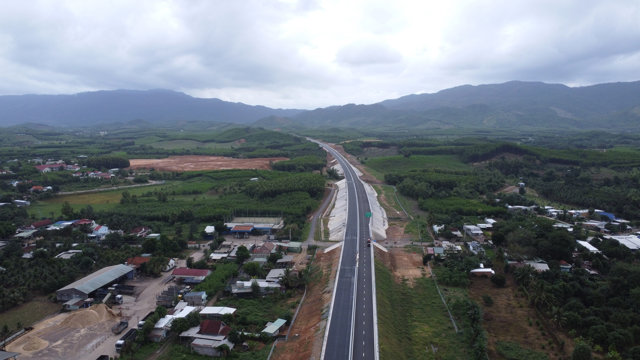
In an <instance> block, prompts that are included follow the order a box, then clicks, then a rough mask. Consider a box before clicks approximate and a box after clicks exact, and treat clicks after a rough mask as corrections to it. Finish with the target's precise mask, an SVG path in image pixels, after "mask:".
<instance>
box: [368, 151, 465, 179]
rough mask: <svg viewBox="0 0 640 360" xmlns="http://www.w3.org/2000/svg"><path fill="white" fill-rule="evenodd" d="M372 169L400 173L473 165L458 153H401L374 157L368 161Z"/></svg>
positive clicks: (383, 172)
mask: <svg viewBox="0 0 640 360" xmlns="http://www.w3.org/2000/svg"><path fill="white" fill-rule="evenodd" d="M366 165H367V166H368V167H370V168H371V169H373V170H375V171H377V172H379V173H382V174H389V173H398V172H406V171H409V170H424V169H443V170H457V171H460V170H471V169H472V168H471V166H469V165H467V164H465V163H463V162H461V161H460V159H458V157H457V156H456V155H412V156H410V157H404V156H401V155H396V156H384V157H378V158H372V159H369V160H367V161H366Z"/></svg>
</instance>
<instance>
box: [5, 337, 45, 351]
mask: <svg viewBox="0 0 640 360" xmlns="http://www.w3.org/2000/svg"><path fill="white" fill-rule="evenodd" d="M11 345H14V344H11ZM11 345H10V346H7V349H8V350H10V351H16V352H34V351H38V350H42V349H44V348H46V347H47V346H48V345H49V342H48V341H45V340H42V339H40V338H39V337H37V336H25V337H24V338H23V339H20V340H19V341H17V342H16V344H15V345H14V346H11Z"/></svg>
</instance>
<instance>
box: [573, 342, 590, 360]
mask: <svg viewBox="0 0 640 360" xmlns="http://www.w3.org/2000/svg"><path fill="white" fill-rule="evenodd" d="M592 358H593V357H592V356H591V348H590V347H589V345H587V344H584V343H580V344H578V345H576V347H575V348H574V349H573V354H572V355H571V360H591V359H592Z"/></svg>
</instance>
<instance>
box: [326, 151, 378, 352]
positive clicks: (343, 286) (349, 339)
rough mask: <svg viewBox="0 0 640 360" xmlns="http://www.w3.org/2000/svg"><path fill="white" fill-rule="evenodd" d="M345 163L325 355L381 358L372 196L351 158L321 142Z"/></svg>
mask: <svg viewBox="0 0 640 360" xmlns="http://www.w3.org/2000/svg"><path fill="white" fill-rule="evenodd" d="M320 145H321V146H323V147H324V148H325V150H327V151H329V152H330V153H331V154H332V155H333V156H334V157H335V158H336V159H337V160H338V161H339V163H340V165H341V166H342V169H343V172H344V176H345V179H346V182H347V199H348V204H349V205H348V210H347V224H346V229H345V238H344V243H343V247H342V256H341V258H340V265H339V272H338V277H337V279H336V284H335V289H334V294H333V301H332V308H331V309H332V310H331V313H330V316H329V324H328V329H327V334H326V338H325V342H324V346H323V359H325V360H340V359H377V358H378V351H377V338H376V335H377V333H376V331H375V329H374V326H375V324H376V322H375V319H374V309H373V307H374V304H375V302H374V299H373V297H374V296H375V294H374V291H373V289H374V287H373V284H372V277H373V274H372V272H373V252H372V247H370V246H368V244H367V239H369V238H370V237H371V234H370V227H369V220H370V218H368V217H366V213H368V212H370V211H371V210H370V207H369V200H368V198H367V194H366V191H365V189H364V185H363V184H362V182H361V180H360V179H359V178H358V176H357V175H356V173H355V171H354V169H353V168H352V167H351V165H350V164H349V163H348V162H347V160H346V159H345V158H344V157H343V156H342V155H341V154H340V153H338V152H337V151H336V150H334V149H332V148H330V147H329V146H327V145H325V144H320Z"/></svg>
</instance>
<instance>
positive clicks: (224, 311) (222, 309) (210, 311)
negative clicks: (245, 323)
mask: <svg viewBox="0 0 640 360" xmlns="http://www.w3.org/2000/svg"><path fill="white" fill-rule="evenodd" d="M235 312H236V309H235V308H232V307H226V306H207V307H205V308H204V309H202V311H200V315H228V314H233V313H235Z"/></svg>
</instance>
